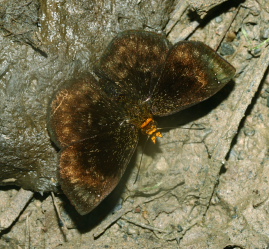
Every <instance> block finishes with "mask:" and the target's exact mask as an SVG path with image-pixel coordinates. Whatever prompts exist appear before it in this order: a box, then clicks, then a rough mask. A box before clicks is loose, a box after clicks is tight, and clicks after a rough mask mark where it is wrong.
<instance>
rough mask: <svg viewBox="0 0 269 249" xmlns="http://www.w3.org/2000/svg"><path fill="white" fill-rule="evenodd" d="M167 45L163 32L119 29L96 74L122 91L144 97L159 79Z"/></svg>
mask: <svg viewBox="0 0 269 249" xmlns="http://www.w3.org/2000/svg"><path fill="white" fill-rule="evenodd" d="M170 47H171V45H170V43H169V41H168V40H167V39H166V38H165V37H164V36H162V35H158V34H155V33H152V32H146V31H125V32H122V33H120V34H118V35H117V36H116V37H115V38H114V39H113V40H112V41H111V42H110V43H109V45H108V47H107V48H106V50H105V51H104V53H103V55H102V57H101V58H100V62H99V63H98V64H97V66H96V67H95V73H96V74H97V75H98V76H100V77H101V78H103V79H108V80H109V81H111V82H113V83H114V86H115V88H116V89H118V91H120V92H121V91H122V92H121V93H123V94H127V95H128V96H129V97H134V98H140V99H145V98H147V97H149V92H150V91H151V89H150V88H151V87H153V86H154V84H155V83H156V82H157V80H158V77H159V75H160V72H161V70H162V67H163V65H164V62H165V59H166V55H167V52H168V50H169V48H170ZM105 87H106V86H104V88H105Z"/></svg>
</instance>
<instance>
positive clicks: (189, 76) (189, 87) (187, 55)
mask: <svg viewBox="0 0 269 249" xmlns="http://www.w3.org/2000/svg"><path fill="white" fill-rule="evenodd" d="M234 74H235V69H234V67H233V66H231V65H230V64H229V63H228V62H227V61H225V60H224V59H222V58H221V57H220V56H219V55H218V54H217V53H216V52H215V51H214V50H212V49H211V48H210V47H208V46H206V45H205V44H203V43H201V42H193V41H183V42H179V43H177V44H175V45H174V46H173V47H172V48H171V50H170V51H169V53H168V56H167V59H166V62H165V66H164V69H163V71H162V74H161V76H160V79H159V81H158V83H157V84H156V86H155V88H154V92H153V96H152V112H153V114H154V115H158V116H165V115H170V114H173V113H176V112H178V111H180V110H183V109H185V108H187V107H189V106H192V105H194V104H197V103H199V102H201V101H203V100H205V99H207V98H209V97H211V96H212V95H214V94H215V93H216V92H217V91H219V90H220V89H221V88H222V87H223V86H225V85H226V84H227V83H228V82H229V81H230V80H231V79H232V77H233V76H234Z"/></svg>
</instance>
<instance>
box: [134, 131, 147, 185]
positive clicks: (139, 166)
mask: <svg viewBox="0 0 269 249" xmlns="http://www.w3.org/2000/svg"><path fill="white" fill-rule="evenodd" d="M149 138H150V136H148V137H147V140H146V141H145V144H144V146H143V150H142V155H141V157H140V162H139V165H138V171H137V174H136V177H135V181H134V184H135V183H136V182H137V179H138V175H139V172H140V168H141V164H142V159H143V155H144V151H145V149H146V146H147V143H148V141H149Z"/></svg>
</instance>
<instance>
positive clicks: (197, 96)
mask: <svg viewBox="0 0 269 249" xmlns="http://www.w3.org/2000/svg"><path fill="white" fill-rule="evenodd" d="M95 74H96V75H97V76H98V80H97V79H96V78H97V77H96V78H95V77H94V76H93V75H92V74H90V73H89V74H86V75H82V76H81V77H79V78H76V79H73V80H71V81H70V82H67V83H64V84H63V85H62V87H61V88H60V89H59V90H58V91H57V93H56V95H55V96H54V97H53V99H52V101H51V103H50V106H49V111H48V130H49V133H50V136H51V139H52V141H53V142H54V143H55V144H56V145H57V146H58V147H59V148H60V149H61V151H60V158H59V164H60V184H61V188H62V190H63V192H64V193H65V194H66V195H67V197H68V198H69V200H70V201H71V202H72V204H73V205H74V206H75V208H76V210H77V211H78V212H79V213H80V214H81V215H84V214H87V213H89V212H90V211H91V210H92V209H94V208H95V207H96V206H97V205H98V204H99V203H100V202H101V201H102V200H103V199H104V198H105V197H106V196H107V195H108V194H109V193H110V192H111V191H112V190H113V189H114V188H115V186H116V185H117V184H118V182H119V181H120V179H121V177H122V175H123V173H124V171H125V169H126V166H127V165H128V163H129V161H130V159H131V157H132V155H133V153H134V151H135V149H136V146H137V143H138V137H139V130H141V131H142V133H144V134H147V135H148V136H151V138H152V140H153V142H155V141H156V138H157V137H161V133H160V132H159V131H158V129H157V124H156V122H155V121H154V116H166V115H170V114H173V113H176V112H178V111H180V110H182V109H185V108H187V107H189V106H192V105H194V104H197V103H199V102H201V101H203V100H205V99H207V98H209V97H210V96H212V95H213V94H215V93H216V92H218V91H219V90H220V89H221V88H222V87H223V86H224V85H225V84H226V83H228V82H229V81H230V80H231V78H232V77H233V76H234V74H235V69H234V67H233V66H231V65H230V64H229V63H228V62H226V61H225V60H224V59H222V58H221V57H220V56H219V55H218V54H217V53H216V52H214V51H213V50H212V49H211V48H209V47H208V46H206V45H205V44H203V43H201V42H194V41H182V42H179V43H177V44H175V45H174V46H172V45H171V44H170V43H169V41H168V40H167V39H166V38H165V37H163V36H161V35H158V34H155V33H151V32H145V31H125V32H122V33H120V34H118V35H117V36H116V37H115V38H114V39H113V40H112V41H111V43H110V44H109V45H108V47H107V48H106V50H105V52H104V53H103V55H102V57H101V59H100V61H99V64H98V65H96V68H95Z"/></svg>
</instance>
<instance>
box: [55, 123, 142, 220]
mask: <svg viewBox="0 0 269 249" xmlns="http://www.w3.org/2000/svg"><path fill="white" fill-rule="evenodd" d="M137 135H138V133H137V130H135V129H130V127H127V126H122V127H119V126H117V125H115V127H114V130H113V133H111V132H110V133H109V132H107V133H103V134H102V135H101V136H98V137H94V138H92V139H87V140H83V141H80V142H78V143H75V144H73V145H71V146H69V147H67V148H66V149H64V150H63V151H62V152H61V158H60V176H61V179H60V183H61V188H62V190H63V191H64V193H65V194H66V195H67V197H68V198H69V199H70V201H71V202H72V204H73V205H74V206H75V207H76V210H77V211H78V212H79V213H80V214H81V215H83V214H87V213H89V212H90V211H91V210H92V209H94V208H95V207H96V206H97V205H99V203H100V202H101V201H102V200H103V199H104V198H105V197H106V196H107V195H108V194H109V193H110V192H111V191H112V190H113V189H114V188H115V187H116V185H117V184H118V182H119V180H120V179H121V177H122V175H123V173H124V171H125V169H126V166H127V164H128V163H129V161H130V158H131V156H132V155H133V153H134V150H135V148H136V145H137V141H138V136H137ZM119 140H120V141H119Z"/></svg>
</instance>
